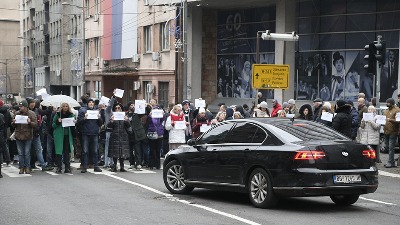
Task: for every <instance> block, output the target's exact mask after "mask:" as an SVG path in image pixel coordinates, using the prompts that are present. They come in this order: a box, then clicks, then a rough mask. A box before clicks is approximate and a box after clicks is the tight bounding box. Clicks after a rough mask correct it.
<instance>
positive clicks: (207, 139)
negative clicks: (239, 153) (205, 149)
mask: <svg viewBox="0 0 400 225" xmlns="http://www.w3.org/2000/svg"><path fill="white" fill-rule="evenodd" d="M233 124H234V123H225V124H222V125H219V126H218V125H217V127H214V128H212V129H211V130H210V131H209V132H207V133H206V134H205V135H204V136H203V137H202V138H201V140H199V144H222V143H224V141H225V136H226V134H227V133H228V132H229V130H230V129H231V128H232V126H233Z"/></svg>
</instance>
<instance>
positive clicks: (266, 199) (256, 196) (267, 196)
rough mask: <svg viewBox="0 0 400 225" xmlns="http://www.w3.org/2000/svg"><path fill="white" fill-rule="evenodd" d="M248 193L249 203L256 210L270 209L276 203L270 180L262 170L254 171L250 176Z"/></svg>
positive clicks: (276, 199)
mask: <svg viewBox="0 0 400 225" xmlns="http://www.w3.org/2000/svg"><path fill="white" fill-rule="evenodd" d="M248 191H249V197H250V201H251V203H252V204H253V205H254V206H255V207H257V208H271V207H274V206H275V205H276V204H277V203H278V198H277V197H276V195H275V193H274V191H273V189H272V182H271V179H270V177H269V176H268V173H267V172H266V171H265V170H263V169H260V168H258V169H255V170H254V171H253V172H252V173H251V174H250V177H249V185H248Z"/></svg>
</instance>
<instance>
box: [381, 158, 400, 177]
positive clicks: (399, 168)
mask: <svg viewBox="0 0 400 225" xmlns="http://www.w3.org/2000/svg"><path fill="white" fill-rule="evenodd" d="M399 155H400V154H398V153H396V154H395V155H394V158H395V159H396V158H398V157H400V156H399ZM379 157H380V158H381V161H382V163H377V164H376V166H377V167H378V169H379V170H381V171H385V172H389V173H395V174H400V164H399V161H396V165H397V167H392V168H385V164H386V163H387V162H388V160H389V154H387V153H379Z"/></svg>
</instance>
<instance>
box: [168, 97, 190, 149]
mask: <svg viewBox="0 0 400 225" xmlns="http://www.w3.org/2000/svg"><path fill="white" fill-rule="evenodd" d="M177 121H185V115H184V114H183V112H182V107H181V106H180V105H174V107H173V108H172V110H171V113H170V115H169V117H168V118H167V121H166V122H165V129H166V130H168V131H169V150H172V149H175V148H177V147H179V145H182V144H185V143H186V138H185V131H186V129H176V128H175V123H176V122H177ZM186 124H187V125H189V123H188V122H186Z"/></svg>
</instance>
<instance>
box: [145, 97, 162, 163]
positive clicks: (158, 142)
mask: <svg viewBox="0 0 400 225" xmlns="http://www.w3.org/2000/svg"><path fill="white" fill-rule="evenodd" d="M151 102H155V100H154V99H152V100H150V103H151ZM152 109H161V108H160V107H159V106H158V105H154V106H153V107H152ZM163 122H164V118H153V117H152V114H151V112H150V113H149V116H148V117H147V119H146V125H147V138H148V139H149V147H150V153H149V168H150V169H154V168H156V169H160V167H161V164H160V156H161V153H160V150H161V146H162V140H163V135H164V126H163Z"/></svg>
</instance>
